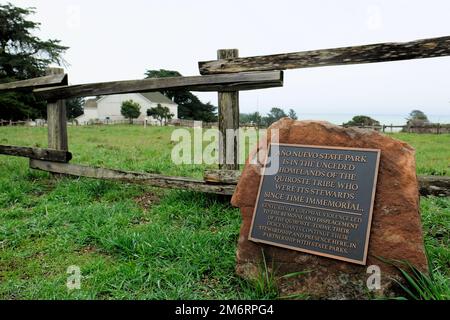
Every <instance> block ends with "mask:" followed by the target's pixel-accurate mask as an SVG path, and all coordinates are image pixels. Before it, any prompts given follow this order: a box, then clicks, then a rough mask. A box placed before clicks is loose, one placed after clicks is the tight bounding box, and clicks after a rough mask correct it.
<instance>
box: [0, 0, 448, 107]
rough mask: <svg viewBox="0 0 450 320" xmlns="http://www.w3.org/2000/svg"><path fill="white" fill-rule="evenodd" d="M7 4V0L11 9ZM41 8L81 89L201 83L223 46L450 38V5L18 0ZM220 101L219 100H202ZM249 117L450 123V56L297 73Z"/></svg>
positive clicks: (255, 103) (244, 103)
mask: <svg viewBox="0 0 450 320" xmlns="http://www.w3.org/2000/svg"><path fill="white" fill-rule="evenodd" d="M1 2H2V3H5V1H3V0H2V1H1ZM11 2H12V3H13V4H15V5H18V6H22V7H26V6H33V7H36V10H37V13H36V14H35V15H34V16H32V19H33V20H35V21H38V22H41V23H42V26H41V30H40V31H39V33H38V35H39V36H41V37H44V38H55V39H60V40H62V44H64V45H66V46H69V47H70V49H69V50H68V51H67V54H66V55H65V59H66V60H67V61H68V63H70V66H69V67H68V68H67V70H68V73H69V81H70V82H71V83H72V84H78V83H86V82H96V81H113V80H125V79H140V78H143V77H144V72H145V71H146V70H147V69H160V68H163V69H171V70H178V71H180V72H181V73H182V74H183V75H186V76H187V75H198V74H199V72H198V66H197V62H198V61H203V60H213V59H215V58H216V50H217V49H220V48H238V49H239V54H240V56H253V55H263V54H275V53H285V52H295V51H303V50H313V49H323V48H332V47H340V46H349V45H362V44H370V43H377V42H391V41H411V40H416V39H421V38H428V37H438V36H446V35H450V18H449V16H450V1H448V0H428V1H424V0H386V1H364V0H348V1H346V0H340V1H331V0H329V1H327V0H315V1H312V0H311V1H281V0H276V1H275V0H272V1H265V0H255V1H248V0H245V1H244V0H238V1H235V0H227V1H214V0H209V1H206V0H205V1H194V0H191V1H186V0H184V1H183V0H161V1H159V0H147V1H144V0H128V1H111V0H110V1H107V0H95V1H93V0H58V1H55V0H13V1H11ZM199 96H200V97H201V98H202V100H204V101H205V102H206V101H211V102H212V103H214V104H216V103H217V97H216V94H215V93H199ZM240 97H241V100H240V101H241V102H240V103H241V112H252V111H256V110H259V111H260V112H263V113H264V112H267V111H268V110H269V109H270V108H271V107H275V106H278V107H283V108H286V109H288V108H293V109H295V110H296V111H297V112H298V113H320V114H322V113H323V114H325V113H334V114H338V113H345V114H356V113H365V114H375V115H376V114H395V115H404V114H407V113H408V112H409V111H411V110H412V109H416V108H418V109H421V110H423V111H425V112H426V113H427V114H435V115H450V57H444V58H432V59H422V60H412V61H402V62H387V63H376V64H365V65H351V66H337V67H322V68H312V69H299V70H287V71H286V72H285V84H284V87H283V88H274V89H265V90H258V91H247V92H242V93H241V96H240Z"/></svg>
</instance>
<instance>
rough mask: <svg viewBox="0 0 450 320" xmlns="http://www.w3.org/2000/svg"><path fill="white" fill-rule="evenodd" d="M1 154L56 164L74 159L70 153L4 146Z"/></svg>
mask: <svg viewBox="0 0 450 320" xmlns="http://www.w3.org/2000/svg"><path fill="white" fill-rule="evenodd" d="M0 154H4V155H8V156H16V157H25V158H30V159H36V160H46V161H55V162H69V161H70V160H71V159H72V154H71V153H70V152H68V151H61V150H54V149H43V148H31V147H17V146H4V145H0Z"/></svg>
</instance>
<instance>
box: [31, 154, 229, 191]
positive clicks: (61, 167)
mask: <svg viewBox="0 0 450 320" xmlns="http://www.w3.org/2000/svg"><path fill="white" fill-rule="evenodd" d="M30 168H32V169H38V170H42V171H47V172H52V173H59V174H66V175H73V176H79V177H88V178H96V179H108V180H116V181H123V182H130V183H139V184H146V185H150V186H154V187H161V188H172V189H183V190H192V191H199V192H205V193H216V194H222V195H232V194H233V192H234V189H235V187H236V186H235V185H211V184H207V183H206V182H204V181H203V180H196V179H191V178H185V177H168V176H163V175H159V174H150V173H139V172H131V171H122V170H114V169H105V168H96V167H89V166H82V165H76V164H68V163H56V162H50V161H41V160H34V159H31V160H30Z"/></svg>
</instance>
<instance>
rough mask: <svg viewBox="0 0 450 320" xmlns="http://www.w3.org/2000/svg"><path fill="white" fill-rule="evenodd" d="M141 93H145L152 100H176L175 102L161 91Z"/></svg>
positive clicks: (165, 101) (162, 101) (156, 101)
mask: <svg viewBox="0 0 450 320" xmlns="http://www.w3.org/2000/svg"><path fill="white" fill-rule="evenodd" d="M140 94H141V95H143V96H144V97H145V98H146V99H148V100H150V101H151V102H155V103H172V104H175V102H173V101H172V100H170V99H169V98H167V97H166V96H165V95H163V94H162V93H160V92H141V93H140Z"/></svg>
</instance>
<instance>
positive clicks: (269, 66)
mask: <svg viewBox="0 0 450 320" xmlns="http://www.w3.org/2000/svg"><path fill="white" fill-rule="evenodd" d="M449 55H450V36H446V37H440V38H431V39H422V40H417V41H411V42H398V43H395V42H394V43H377V44H369V45H363V46H354V47H342V48H333V49H322V50H312V51H303V52H291V53H284V54H274V55H267V56H255V57H246V58H232V59H220V60H214V61H203V62H199V69H200V74H204V75H206V74H219V73H234V72H248V71H268V70H286V69H297V68H311V67H323V66H336V65H347V64H360V63H374V62H387V61H398V60H410V59H422V58H434V57H444V56H449Z"/></svg>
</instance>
